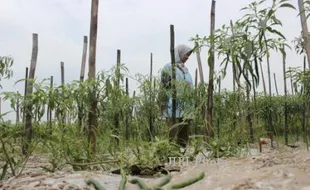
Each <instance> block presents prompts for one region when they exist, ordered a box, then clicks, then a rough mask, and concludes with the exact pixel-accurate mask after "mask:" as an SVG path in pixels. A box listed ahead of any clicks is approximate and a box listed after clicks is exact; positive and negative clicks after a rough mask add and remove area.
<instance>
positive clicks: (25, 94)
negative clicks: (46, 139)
mask: <svg viewBox="0 0 310 190" xmlns="http://www.w3.org/2000/svg"><path fill="white" fill-rule="evenodd" d="M27 87H28V67H26V73H25V90H24V102H26V99H27ZM23 107H24V110H23V123H25V118H26V110H25V109H26V105H25V104H24V106H23Z"/></svg>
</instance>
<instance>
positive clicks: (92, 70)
mask: <svg viewBox="0 0 310 190" xmlns="http://www.w3.org/2000/svg"><path fill="white" fill-rule="evenodd" d="M98 5H99V0H92V4H91V18H90V32H89V36H90V43H89V60H88V61H89V63H88V64H89V72H88V77H89V79H92V80H96V47H97V26H98ZM89 96H90V100H91V108H90V110H89V115H88V143H89V144H90V146H91V150H92V152H93V153H94V152H95V151H96V130H97V126H98V119H97V99H96V92H95V91H94V90H90V91H89Z"/></svg>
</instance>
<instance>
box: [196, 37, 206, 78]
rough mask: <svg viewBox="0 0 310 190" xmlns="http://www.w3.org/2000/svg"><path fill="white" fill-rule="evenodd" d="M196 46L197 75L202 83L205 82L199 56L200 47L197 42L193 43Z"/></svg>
mask: <svg viewBox="0 0 310 190" xmlns="http://www.w3.org/2000/svg"><path fill="white" fill-rule="evenodd" d="M195 46H196V48H197V49H196V56H197V63H198V68H199V77H200V82H201V83H202V84H204V83H205V81H204V77H203V71H202V63H201V57H200V47H199V44H198V42H196V43H195Z"/></svg>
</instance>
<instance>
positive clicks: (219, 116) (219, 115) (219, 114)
mask: <svg viewBox="0 0 310 190" xmlns="http://www.w3.org/2000/svg"><path fill="white" fill-rule="evenodd" d="M218 82H219V89H218V95H219V96H220V97H221V84H222V79H221V76H219V80H218ZM220 103H221V98H220ZM218 110H219V111H218V118H217V138H220V133H221V127H220V123H221V115H222V114H221V109H218Z"/></svg>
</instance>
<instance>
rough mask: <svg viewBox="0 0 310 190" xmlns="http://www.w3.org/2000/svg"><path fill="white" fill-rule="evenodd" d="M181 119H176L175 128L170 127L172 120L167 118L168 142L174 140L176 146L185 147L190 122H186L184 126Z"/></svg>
mask: <svg viewBox="0 0 310 190" xmlns="http://www.w3.org/2000/svg"><path fill="white" fill-rule="evenodd" d="M182 122H183V119H182V118H176V124H177V126H172V118H167V124H168V128H169V141H170V142H171V141H174V140H176V142H177V144H178V145H180V146H182V147H186V145H187V143H188V140H189V128H190V121H189V120H186V121H185V123H184V124H181V123H182Z"/></svg>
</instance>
